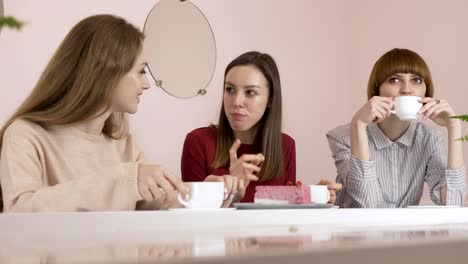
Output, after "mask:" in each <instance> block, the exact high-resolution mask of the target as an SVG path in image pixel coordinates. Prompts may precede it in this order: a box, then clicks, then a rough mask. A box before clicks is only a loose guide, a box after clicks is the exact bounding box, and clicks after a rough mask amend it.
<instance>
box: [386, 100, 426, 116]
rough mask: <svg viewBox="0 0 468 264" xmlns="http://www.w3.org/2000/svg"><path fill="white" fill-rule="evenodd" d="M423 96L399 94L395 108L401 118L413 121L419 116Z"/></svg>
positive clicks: (394, 112)
mask: <svg viewBox="0 0 468 264" xmlns="http://www.w3.org/2000/svg"><path fill="white" fill-rule="evenodd" d="M419 100H421V97H418V96H409V95H408V96H406V95H405V96H399V97H396V98H395V105H394V110H392V113H393V114H395V115H396V116H397V117H398V118H399V119H400V120H405V121H413V120H416V119H417V118H418V112H419V110H421V107H422V103H420V102H419Z"/></svg>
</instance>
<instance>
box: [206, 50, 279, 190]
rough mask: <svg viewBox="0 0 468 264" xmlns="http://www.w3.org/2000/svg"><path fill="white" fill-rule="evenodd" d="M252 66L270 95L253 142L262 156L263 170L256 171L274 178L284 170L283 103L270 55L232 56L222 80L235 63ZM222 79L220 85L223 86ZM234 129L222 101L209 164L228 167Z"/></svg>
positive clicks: (275, 68)
mask: <svg viewBox="0 0 468 264" xmlns="http://www.w3.org/2000/svg"><path fill="white" fill-rule="evenodd" d="M246 65H252V66H255V67H256V68H257V69H259V70H260V71H261V72H262V74H263V75H264V76H265V78H266V79H267V81H268V85H269V90H270V98H269V106H268V107H267V109H266V110H265V113H264V115H263V117H262V119H261V120H260V121H259V122H260V124H261V125H260V127H259V130H258V132H257V136H256V140H255V143H254V144H257V145H259V149H260V150H261V153H262V154H263V155H264V156H265V161H264V162H263V164H262V169H261V170H260V172H259V173H258V174H257V176H258V177H259V178H260V181H267V180H271V179H274V178H276V177H278V176H280V174H282V172H283V144H282V138H281V126H282V121H281V120H282V117H281V116H282V103H281V81H280V76H279V71H278V67H277V66H276V63H275V61H274V60H273V58H272V57H271V56H270V55H268V54H266V53H260V52H257V51H250V52H247V53H244V54H242V55H240V56H239V57H237V58H236V59H234V60H233V61H232V62H231V63H229V65H228V66H227V67H226V70H225V71H224V82H225V81H226V75H227V74H228V72H229V71H230V70H231V69H232V68H234V67H236V66H246ZM224 82H223V87H224ZM234 140H235V138H234V132H233V131H232V128H231V125H230V124H229V121H228V119H227V116H226V113H225V111H224V100H223V103H222V105H221V111H220V115H219V123H218V139H217V144H216V155H215V159H214V161H213V163H212V166H213V167H215V168H219V167H226V166H229V149H230V148H231V145H232V143H233V142H234Z"/></svg>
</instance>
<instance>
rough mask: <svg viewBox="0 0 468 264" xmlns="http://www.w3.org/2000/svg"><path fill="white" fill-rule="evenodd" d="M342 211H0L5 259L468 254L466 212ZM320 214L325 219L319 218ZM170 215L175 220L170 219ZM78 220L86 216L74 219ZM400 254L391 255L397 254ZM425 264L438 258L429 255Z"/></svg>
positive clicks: (291, 259) (0, 251)
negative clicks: (403, 251)
mask: <svg viewBox="0 0 468 264" xmlns="http://www.w3.org/2000/svg"><path fill="white" fill-rule="evenodd" d="M338 211H339V210H334V211H333V212H332V211H327V212H332V213H331V214H330V215H329V216H326V214H323V213H320V212H318V211H310V212H296V213H298V214H300V215H302V214H304V219H305V220H304V219H302V220H300V221H294V219H296V218H297V215H296V213H294V212H286V211H285V212H283V213H284V214H285V216H284V217H285V218H284V219H283V220H282V221H283V223H282V224H277V223H276V222H274V221H270V222H269V220H268V219H264V218H262V217H264V216H266V215H275V214H278V212H276V211H271V212H270V213H268V212H250V213H248V214H247V215H246V216H248V217H247V218H242V215H243V214H244V213H243V212H242V213H241V212H230V213H228V214H225V213H223V214H217V213H206V214H200V215H199V216H200V217H201V218H202V219H205V222H206V223H204V224H202V223H195V224H194V225H193V226H184V225H185V224H183V225H180V222H177V220H181V219H185V218H189V219H191V220H193V219H195V220H196V219H197V216H196V215H191V214H176V213H167V214H165V213H159V212H158V213H154V214H136V215H134V214H131V213H117V214H105V213H103V214H104V217H103V218H102V216H103V215H101V214H90V215H81V214H69V215H67V214H65V215H63V214H59V215H54V214H52V215H18V216H11V215H0V263H2V264H4V263H5V264H6V263H164V262H170V263H174V262H183V263H202V262H203V263H220V262H223V263H283V262H282V261H280V260H279V259H281V258H282V257H284V258H285V260H284V261H287V263H288V264H292V263H309V262H310V258H314V259H315V260H318V259H319V258H320V257H322V258H323V259H326V260H330V261H328V263H340V261H343V258H344V259H346V258H349V256H348V255H346V254H348V253H349V252H351V253H352V252H359V254H361V255H362V256H364V255H365V253H362V252H366V250H368V252H369V254H371V255H372V254H373V253H375V252H377V251H378V250H379V249H392V248H398V247H399V248H400V249H405V248H413V249H415V250H414V252H417V251H416V248H420V247H426V248H424V251H421V252H422V253H418V254H416V253H415V254H416V256H417V257H419V256H426V257H428V258H429V259H434V261H436V260H437V261H439V259H436V258H433V257H432V256H430V254H431V253H436V252H441V250H442V249H443V248H446V249H447V251H446V255H453V254H458V256H460V254H465V255H466V254H468V250H466V249H465V250H463V249H462V250H460V249H458V247H460V246H461V247H464V248H468V218H466V222H460V223H456V222H453V223H450V221H449V220H450V219H452V217H453V216H452V215H453V214H458V215H459V216H460V215H461V216H463V214H465V213H466V210H465V209H461V210H458V211H456V210H455V211H454V210H450V211H446V210H445V209H444V210H433V211H432V212H430V213H428V211H425V212H422V211H421V213H417V212H416V214H415V215H414V216H411V214H412V213H411V212H413V213H414V212H415V211H402V210H396V211H395V210H387V211H374V212H370V211H359V210H357V211H356V210H354V211H353V210H350V211H348V212H344V214H343V212H338ZM323 212H325V211H323ZM369 212H370V213H369ZM400 212H403V214H402V216H399V213H400ZM355 214H360V215H363V214H367V215H365V217H367V218H366V219H372V218H373V217H372V215H373V214H375V215H376V216H378V215H384V216H385V215H388V216H390V215H393V216H394V218H393V220H395V219H400V220H401V221H404V220H409V222H410V223H411V224H408V225H402V224H391V223H390V224H388V225H384V224H382V223H383V222H380V220H372V221H367V222H366V220H362V223H365V224H361V225H357V224H353V225H349V224H346V223H347V222H350V221H353V215H355ZM419 214H421V215H423V216H428V215H434V218H435V216H436V215H440V214H445V215H447V216H448V217H450V219H447V222H448V223H443V222H445V220H444V219H442V218H441V220H438V221H437V222H425V221H423V220H421V224H417V223H416V222H415V221H411V219H412V218H414V217H415V216H418V215H419ZM279 215H283V214H279ZM406 215H409V216H408V217H407V218H406V219H405V218H404V217H403V216H406ZM316 216H323V217H319V218H317V220H316V222H314V220H313V219H316ZM337 216H339V217H342V218H341V220H340V221H337V222H334V223H330V224H328V225H325V224H317V223H321V222H320V221H323V218H326V217H330V219H335V218H336V217H337ZM152 217H154V218H152ZM165 217H168V220H171V221H172V224H171V223H166V222H164V218H165ZM307 217H311V218H307ZM76 218H81V219H80V221H77V222H73V221H72V219H75V220H76ZM88 218H92V219H91V220H90V219H88ZM233 218H234V219H235V220H236V219H237V220H244V221H245V222H240V223H239V224H237V225H232V224H229V223H230V222H229V220H228V219H233ZM388 218H389V219H392V218H391V217H388ZM57 219H59V220H58V222H55V223H54V221H56V220H57ZM87 219H88V220H87ZM157 219H160V221H161V222H157V221H158V220H157ZM248 219H250V220H248ZM374 219H377V217H374ZM460 219H464V218H463V217H461V218H460ZM460 219H456V220H457V221H458V220H460ZM138 220H142V221H143V222H139V221H138ZM111 221H113V222H111ZM183 221H188V220H187V219H185V220H183ZM183 221H182V223H188V222H183ZM211 221H213V222H214V221H218V222H219V221H221V222H222V221H225V222H226V226H225V227H221V225H218V226H214V227H213V226H211V225H210V222H211ZM438 222H440V223H438ZM60 223H62V224H63V225H60ZM116 223H117V224H116ZM142 223H144V224H143V225H142ZM151 223H153V224H151ZM340 223H341V224H340ZM355 223H358V222H355ZM372 223H374V224H372ZM112 224H114V226H112ZM39 226H42V228H40V230H38V229H37V227H39ZM109 226H112V227H109ZM169 227H173V228H169ZM434 248H436V249H434ZM450 250H452V251H454V252H452V251H450ZM337 252H342V253H343V252H344V253H343V254H345V255H343V257H342V258H341V259H340V260H338V259H336V261H332V260H331V257H333V256H336V255H337ZM346 252H348V253H346ZM399 252H401V251H398V252H395V253H392V255H394V256H395V254H396V255H397V256H398V255H399ZM465 252H467V253H465ZM326 254H328V255H326ZM301 256H303V258H302V259H303V260H304V261H303V262H301V261H300V257H301ZM261 260H264V262H261ZM258 261H260V262H258ZM416 261H417V260H416ZM375 263H383V262H382V261H378V262H375ZM389 263H392V262H389ZM395 263H396V262H395ZM421 263H423V262H421ZM424 263H431V262H427V260H425V261H424ZM434 263H435V262H434ZM446 263H449V262H447V261H446V262H445V263H444V264H446Z"/></svg>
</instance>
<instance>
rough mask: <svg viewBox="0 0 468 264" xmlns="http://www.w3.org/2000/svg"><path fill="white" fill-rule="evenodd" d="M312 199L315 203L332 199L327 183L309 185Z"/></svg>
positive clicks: (324, 202) (322, 202) (323, 202)
mask: <svg viewBox="0 0 468 264" xmlns="http://www.w3.org/2000/svg"><path fill="white" fill-rule="evenodd" d="M309 189H310V200H311V201H312V202H313V203H321V204H326V203H328V201H329V200H330V192H329V191H328V187H327V186H326V185H309Z"/></svg>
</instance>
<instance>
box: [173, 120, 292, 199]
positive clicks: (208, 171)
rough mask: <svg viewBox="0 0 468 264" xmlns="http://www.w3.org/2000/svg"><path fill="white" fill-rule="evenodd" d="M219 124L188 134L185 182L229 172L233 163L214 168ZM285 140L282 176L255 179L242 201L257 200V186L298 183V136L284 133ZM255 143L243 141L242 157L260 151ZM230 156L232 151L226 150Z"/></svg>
mask: <svg viewBox="0 0 468 264" xmlns="http://www.w3.org/2000/svg"><path fill="white" fill-rule="evenodd" d="M217 137H218V136H217V128H216V127H203V128H198V129H195V130H193V131H192V132H190V133H189V134H187V137H186V138H185V142H184V149H183V152H182V179H183V180H184V181H185V182H193V181H203V180H204V179H205V178H206V177H207V176H209V175H217V176H221V175H226V174H229V166H226V167H222V168H213V167H212V166H211V163H212V162H213V160H214V158H215V154H216V140H217ZM282 141H283V142H282V143H283V162H284V164H283V167H284V169H283V170H284V171H283V173H282V175H280V176H279V177H277V178H275V179H273V180H269V181H264V182H260V181H257V182H254V181H251V182H250V183H249V185H248V187H247V189H246V192H245V196H244V198H243V199H242V202H253V200H254V195H255V187H256V186H258V185H287V183H288V182H291V183H292V184H295V183H296V145H295V142H294V139H292V138H291V137H290V136H288V135H286V134H284V133H282ZM256 153H258V150H255V149H254V147H253V145H249V144H242V145H241V146H240V147H239V149H238V151H237V155H238V157H240V156H242V155H243V154H256ZM226 155H229V153H226Z"/></svg>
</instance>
